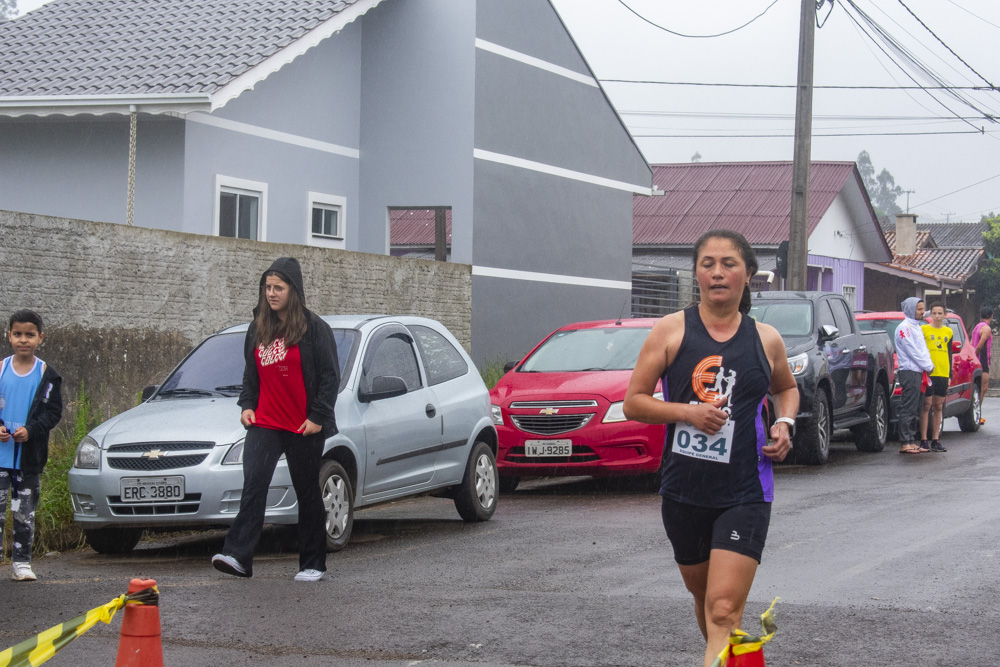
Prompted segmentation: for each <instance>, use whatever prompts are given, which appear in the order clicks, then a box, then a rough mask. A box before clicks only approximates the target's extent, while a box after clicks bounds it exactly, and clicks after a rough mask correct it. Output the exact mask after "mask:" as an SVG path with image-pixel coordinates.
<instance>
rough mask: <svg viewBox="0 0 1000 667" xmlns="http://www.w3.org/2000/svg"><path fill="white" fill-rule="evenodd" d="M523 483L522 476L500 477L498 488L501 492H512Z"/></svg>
mask: <svg viewBox="0 0 1000 667" xmlns="http://www.w3.org/2000/svg"><path fill="white" fill-rule="evenodd" d="M520 483H521V478H520V477H498V478H497V488H498V489H500V493H512V492H513V491H514V489H516V488H517V485H518V484H520Z"/></svg>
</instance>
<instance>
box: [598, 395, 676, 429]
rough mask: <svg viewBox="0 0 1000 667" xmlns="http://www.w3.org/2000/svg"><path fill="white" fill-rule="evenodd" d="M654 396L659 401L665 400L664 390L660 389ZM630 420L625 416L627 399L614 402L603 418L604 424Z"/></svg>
mask: <svg viewBox="0 0 1000 667" xmlns="http://www.w3.org/2000/svg"><path fill="white" fill-rule="evenodd" d="M653 398H655V399H656V400H658V401H662V400H663V392H662V391H658V392H656V393H655V394H653ZM623 421H628V420H627V419H626V417H625V401H618V402H617V403H612V404H611V405H610V407H608V412H607V414H605V415H604V419H602V420H601V423H602V424H614V423H617V422H623Z"/></svg>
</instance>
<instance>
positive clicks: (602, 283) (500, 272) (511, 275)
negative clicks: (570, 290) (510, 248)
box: [472, 265, 632, 290]
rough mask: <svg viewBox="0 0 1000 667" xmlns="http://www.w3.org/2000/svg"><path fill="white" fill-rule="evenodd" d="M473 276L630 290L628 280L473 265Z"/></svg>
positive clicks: (630, 283) (630, 286)
mask: <svg viewBox="0 0 1000 667" xmlns="http://www.w3.org/2000/svg"><path fill="white" fill-rule="evenodd" d="M472 275H473V276H482V277H485V278H504V279H506V280H529V281H533V282H539V283H554V284H557V285H573V286H576V287H601V288H604V289H617V290H631V289H632V282H631V281H629V280H607V279H605V278H586V277H583V276H567V275H560V274H556V273H540V272H538V271H519V270H517V269H503V268H499V267H494V266H480V265H473V267H472Z"/></svg>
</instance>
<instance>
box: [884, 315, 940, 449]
mask: <svg viewBox="0 0 1000 667" xmlns="http://www.w3.org/2000/svg"><path fill="white" fill-rule="evenodd" d="M902 307H903V315H905V317H906V318H905V319H904V320H903V321H902V323H900V325H899V326H898V327H896V333H895V335H894V336H895V343H896V366H897V368H896V378H897V380H898V382H899V386H900V387H902V389H903V394H902V396H901V397H900V401H899V421H898V423H897V430H898V431H899V442H900V448H899V453H900V454H918V453H922V452H928V451H930V450H929V449H927V448H926V447H921V446H920V445H918V444H917V425H918V423H919V421H920V402H921V400H920V399H921V396H922V391H921V387H920V385H921V381H922V380H923V377H924V373H925V372H930V371H931V370H933V368H934V362H932V361H931V355H930V352H929V351H928V350H927V343H926V342H925V341H924V334H923V332H922V331H921V329H920V326H921V325H922V324H923V323H924V322H923V320H924V302H923V301H921V300H920V299H918V298H917V297H915V296H911V297H910V298H908V299H906V300H904V301H903V303H902Z"/></svg>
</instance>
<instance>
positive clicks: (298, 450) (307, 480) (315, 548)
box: [222, 426, 326, 575]
mask: <svg viewBox="0 0 1000 667" xmlns="http://www.w3.org/2000/svg"><path fill="white" fill-rule="evenodd" d="M323 442H324V440H323V434H322V433H317V434H315V435H311V436H302V434H300V433H292V432H290V431H276V430H273V429H267V428H261V427H259V426H251V427H250V429H249V430H248V431H247V439H246V442H244V444H243V495H242V496H241V497H240V511H239V514H237V515H236V520H235V521H233V525H232V526H231V527H230V529H229V532H228V533H227V534H226V543H225V546H224V547H223V549H222V551H223V553H225V554H228V555H230V556H233V557H234V558H236V560H238V561H239V562H240V564H241V565H243V567H245V568H246V569H247V574H248V575H249V574H253V552H254V549H255V548H256V546H257V541H258V540H259V539H260V532H261V529H262V528H263V527H264V512H265V510H266V507H267V490H268V487H269V486H270V484H271V477H272V476H273V475H274V468H275V466H277V465H278V459H279V458H280V457H281V455H282V454H284V455H285V459H286V461H287V463H288V473H289V475H290V476H291V478H292V485H293V486H294V487H295V495H296V497H297V498H298V505H299V570H306V569H313V570H319V571H320V572H325V571H326V509H325V508H324V507H323V495H322V493H321V492H320V488H319V468H320V461H321V459H322V456H323Z"/></svg>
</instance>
